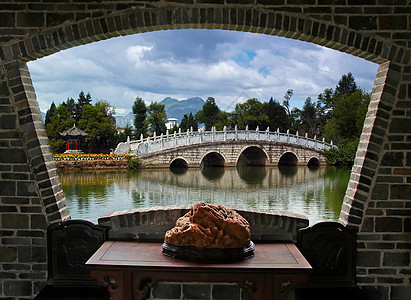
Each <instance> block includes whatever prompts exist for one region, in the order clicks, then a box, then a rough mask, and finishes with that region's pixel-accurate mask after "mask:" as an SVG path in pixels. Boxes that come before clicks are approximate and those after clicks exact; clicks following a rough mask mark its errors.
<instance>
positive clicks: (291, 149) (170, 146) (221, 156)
mask: <svg viewBox="0 0 411 300" xmlns="http://www.w3.org/2000/svg"><path fill="white" fill-rule="evenodd" d="M332 147H335V146H333V144H332V141H331V144H328V143H326V142H325V141H324V139H323V140H322V141H318V140H317V139H316V137H314V138H309V137H308V136H307V135H305V136H299V135H298V132H297V134H296V135H294V134H289V132H287V133H280V132H279V130H277V131H275V132H271V131H269V129H267V130H265V131H259V130H258V128H257V129H256V130H248V128H246V130H237V128H235V129H234V130H227V129H226V128H224V130H223V131H216V130H215V128H213V129H212V130H211V131H202V130H199V131H194V132H193V130H191V131H190V130H188V131H187V132H186V133H182V132H181V130H180V131H179V132H178V133H177V132H175V133H174V134H171V135H169V134H168V132H167V134H166V135H163V134H162V135H161V136H154V137H151V138H150V137H149V138H146V139H140V140H139V141H127V142H125V143H120V144H119V145H118V146H117V148H116V150H115V153H116V154H124V153H134V154H136V155H137V156H139V157H140V158H141V159H142V166H143V167H146V168H150V167H160V168H161V167H165V168H167V167H185V168H187V167H211V166H219V167H223V166H227V167H228V166H237V164H246V165H259V166H261V165H263V166H264V165H268V166H277V165H304V166H311V165H325V164H326V163H325V157H324V156H323V155H322V151H324V150H328V149H331V148H332Z"/></svg>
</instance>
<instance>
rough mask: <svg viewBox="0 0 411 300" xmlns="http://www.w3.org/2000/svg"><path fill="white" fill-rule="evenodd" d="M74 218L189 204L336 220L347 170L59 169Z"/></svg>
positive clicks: (345, 185)
mask: <svg viewBox="0 0 411 300" xmlns="http://www.w3.org/2000/svg"><path fill="white" fill-rule="evenodd" d="M59 175H60V181H61V185H62V187H63V190H64V193H65V195H66V200H67V203H68V207H69V210H70V214H71V216H72V218H73V219H86V220H89V221H92V222H94V223H97V219H98V218H99V217H100V216H101V215H102V214H105V213H108V212H112V211H119V210H127V209H132V208H142V207H152V206H166V205H190V204H192V203H194V202H196V201H203V202H208V203H219V204H223V205H228V206H231V207H234V208H235V207H249V208H260V209H270V210H276V211H287V212H292V213H297V214H302V215H305V216H306V217H307V218H308V219H309V220H310V224H314V223H317V222H319V221H325V220H334V221H337V220H338V218H339V215H340V209H341V204H342V201H343V198H344V194H345V190H346V188H347V184H348V180H349V176H350V170H349V169H347V168H336V167H330V166H329V167H318V168H315V169H310V168H308V167H281V168H279V167H256V166H243V167H238V168H206V169H204V170H200V169H177V170H170V169H156V170H133V171H129V170H115V171H113V170H106V171H101V170H99V171H66V170H65V171H59Z"/></svg>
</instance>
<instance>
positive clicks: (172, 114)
mask: <svg viewBox="0 0 411 300" xmlns="http://www.w3.org/2000/svg"><path fill="white" fill-rule="evenodd" d="M159 103H160V104H164V106H165V109H166V113H167V118H176V119H178V123H179V124H180V122H181V120H182V119H183V117H184V115H185V114H187V115H188V114H189V113H190V112H191V113H193V115H195V114H196V112H198V111H199V110H201V109H203V105H204V103H205V101H204V100H203V99H202V98H200V97H192V98H189V99H187V100H177V99H174V98H170V97H166V98H164V99H163V100H162V101H160V102H159Z"/></svg>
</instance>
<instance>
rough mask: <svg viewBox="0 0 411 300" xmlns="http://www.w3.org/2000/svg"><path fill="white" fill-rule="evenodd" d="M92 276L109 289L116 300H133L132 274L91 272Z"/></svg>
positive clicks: (102, 271)
mask: <svg viewBox="0 0 411 300" xmlns="http://www.w3.org/2000/svg"><path fill="white" fill-rule="evenodd" d="M90 276H91V277H92V278H95V279H97V280H98V282H99V283H100V284H101V285H102V286H104V287H106V288H107V290H108V292H109V293H110V296H111V297H113V299H114V300H123V299H132V295H131V273H129V272H116V271H104V270H98V271H91V272H90Z"/></svg>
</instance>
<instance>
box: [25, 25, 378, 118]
mask: <svg viewBox="0 0 411 300" xmlns="http://www.w3.org/2000/svg"><path fill="white" fill-rule="evenodd" d="M29 68H30V72H31V74H32V80H33V84H34V86H35V89H36V92H37V96H38V100H39V103H40V108H41V110H42V111H46V110H47V109H48V108H49V106H50V104H51V101H55V102H56V104H58V103H60V102H61V101H64V100H66V99H67V98H68V97H73V98H75V99H76V98H77V96H78V93H79V92H80V91H81V90H83V91H85V92H90V94H91V95H92V97H93V99H95V100H97V99H103V100H107V101H109V102H110V103H111V105H112V106H114V107H116V108H117V112H118V113H120V112H126V111H130V110H131V106H132V103H133V101H134V99H135V98H136V97H142V98H143V99H145V100H146V102H148V103H150V102H151V101H161V100H162V99H163V98H165V97H167V96H170V97H173V98H177V99H187V98H189V97H193V96H199V97H202V98H203V99H206V98H207V97H209V96H210V97H214V98H215V99H216V101H217V103H218V104H219V105H220V107H221V108H225V107H229V106H230V104H231V103H233V102H235V101H238V99H239V98H241V97H240V95H244V94H246V95H248V96H249V97H255V98H258V99H260V100H262V101H265V100H268V99H269V98H270V97H273V98H275V99H278V100H281V99H282V98H283V96H284V94H285V92H286V91H287V89H293V90H294V96H293V98H292V100H291V105H293V106H299V107H301V106H302V105H303V103H304V100H305V98H306V97H308V96H310V97H312V98H313V99H314V100H315V99H316V98H317V95H318V94H319V93H321V92H322V91H323V90H324V89H325V88H334V87H335V86H336V84H337V83H338V80H339V79H340V78H341V75H343V74H346V73H348V72H352V73H353V75H354V76H355V78H356V81H357V83H358V85H359V86H360V87H362V88H364V89H366V90H368V91H370V90H371V88H372V83H373V80H374V78H375V74H376V70H377V66H376V65H375V64H372V63H369V62H367V61H365V60H362V59H358V58H355V57H353V56H351V55H348V54H344V53H340V52H337V51H334V50H331V49H327V48H323V47H320V46H317V45H314V44H310V43H305V42H300V41H294V40H290V39H285V38H278V37H272V36H265V35H261V34H251V33H242V32H228V31H220V30H176V31H160V32H152V33H144V34H137V35H132V36H127V37H120V38H115V39H111V40H106V41H101V42H97V43H92V44H89V45H85V46H80V47H75V48H72V49H69V50H65V51H61V52H59V53H57V54H54V55H52V56H49V57H45V58H42V59H40V60H38V61H33V62H30V63H29Z"/></svg>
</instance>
